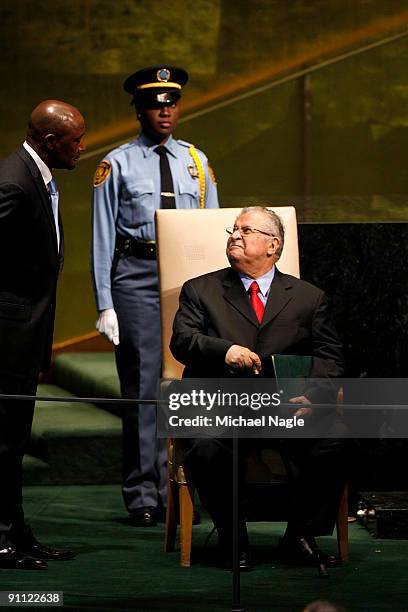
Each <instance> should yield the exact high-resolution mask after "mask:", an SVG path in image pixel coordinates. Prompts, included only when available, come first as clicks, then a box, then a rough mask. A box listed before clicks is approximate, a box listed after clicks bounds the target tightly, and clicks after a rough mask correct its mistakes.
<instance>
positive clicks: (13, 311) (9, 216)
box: [0, 147, 62, 379]
mask: <svg viewBox="0 0 408 612" xmlns="http://www.w3.org/2000/svg"><path fill="white" fill-rule="evenodd" d="M60 234H61V246H62V226H61V225H60ZM60 253H62V248H60ZM61 265H62V257H61V256H60V255H59V253H58V247H57V237H56V231H55V223H54V218H53V213H52V208H51V203H50V200H49V196H48V192H47V189H46V187H45V185H44V181H43V179H42V177H41V173H40V171H39V170H38V167H37V165H36V164H35V162H34V160H33V159H32V158H31V156H30V155H29V154H28V153H27V151H26V150H25V149H24V148H23V147H20V148H19V149H18V151H16V152H15V153H13V154H12V155H11V156H10V157H8V158H7V159H5V160H3V161H2V162H0V376H1V377H3V378H4V377H6V378H8V379H9V378H12V379H13V378H17V379H29V378H35V377H36V376H37V375H38V372H39V370H40V369H46V368H47V367H48V365H49V361H50V356H51V345H52V334H53V327H54V315H55V294H56V286H57V278H58V273H59V270H60V268H61Z"/></svg>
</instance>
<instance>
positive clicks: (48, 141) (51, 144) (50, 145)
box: [44, 134, 56, 151]
mask: <svg viewBox="0 0 408 612" xmlns="http://www.w3.org/2000/svg"><path fill="white" fill-rule="evenodd" d="M55 140H56V136H55V134H47V135H46V136H44V144H45V146H46V148H47V149H48V150H49V151H53V150H54V148H55Z"/></svg>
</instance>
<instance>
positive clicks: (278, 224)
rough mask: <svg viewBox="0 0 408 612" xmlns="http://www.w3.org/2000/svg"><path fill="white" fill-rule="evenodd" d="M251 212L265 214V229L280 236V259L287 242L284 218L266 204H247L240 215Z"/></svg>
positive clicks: (277, 253) (277, 252)
mask: <svg viewBox="0 0 408 612" xmlns="http://www.w3.org/2000/svg"><path fill="white" fill-rule="evenodd" d="M251 212H256V213H261V214H263V215H264V217H265V225H266V227H265V231H267V232H268V233H269V234H272V235H273V236H277V237H278V238H279V247H278V249H277V251H276V258H277V259H279V257H280V256H281V255H282V251H283V245H284V244H285V228H284V226H283V223H282V219H281V218H280V217H279V215H277V214H276V212H274V211H273V210H271V209H270V208H265V207H264V206H246V207H245V208H243V209H242V210H241V212H240V213H239V217H241V216H242V215H245V214H246V213H251ZM259 229H260V228H259Z"/></svg>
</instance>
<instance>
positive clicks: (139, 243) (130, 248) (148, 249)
mask: <svg viewBox="0 0 408 612" xmlns="http://www.w3.org/2000/svg"><path fill="white" fill-rule="evenodd" d="M115 250H116V251H118V252H119V253H124V254H125V255H133V256H134V257H139V259H156V243H155V242H153V241H151V242H144V241H143V240H135V239H134V238H125V237H124V236H119V235H118V234H117V235H116V245H115Z"/></svg>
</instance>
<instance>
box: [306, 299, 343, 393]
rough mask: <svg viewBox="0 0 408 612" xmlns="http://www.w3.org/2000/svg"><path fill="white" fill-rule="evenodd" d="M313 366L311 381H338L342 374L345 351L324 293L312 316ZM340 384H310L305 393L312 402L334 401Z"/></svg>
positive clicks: (332, 382) (318, 300) (317, 302)
mask: <svg viewBox="0 0 408 612" xmlns="http://www.w3.org/2000/svg"><path fill="white" fill-rule="evenodd" d="M312 343H313V366H312V372H311V378H320V379H322V378H331V379H335V378H339V377H340V376H342V375H343V371H344V368H343V351H342V345H341V342H340V340H339V338H338V336H337V332H336V330H335V327H334V325H333V322H332V320H331V315H330V308H329V303H328V300H327V297H326V296H325V294H324V293H323V292H322V291H321V292H319V296H318V298H317V300H316V304H315V309H314V312H313V317H312ZM339 386H340V384H339V382H338V381H335V380H333V381H331V382H329V381H328V382H327V384H326V383H323V382H322V381H320V382H319V383H316V384H311V386H310V388H309V389H308V390H307V392H306V393H305V395H306V397H308V399H310V400H311V401H312V402H320V403H324V402H328V403H331V402H335V401H336V396H337V391H338V388H339Z"/></svg>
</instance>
